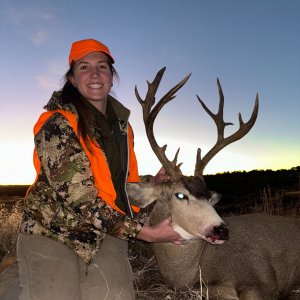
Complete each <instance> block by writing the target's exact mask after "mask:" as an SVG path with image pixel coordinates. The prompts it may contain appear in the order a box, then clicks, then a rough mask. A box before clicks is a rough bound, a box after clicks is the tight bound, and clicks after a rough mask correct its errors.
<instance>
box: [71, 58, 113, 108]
mask: <svg viewBox="0 0 300 300" xmlns="http://www.w3.org/2000/svg"><path fill="white" fill-rule="evenodd" d="M70 80H71V83H72V84H73V85H74V84H75V85H76V88H77V89H78V91H79V92H80V94H81V95H82V96H83V97H85V98H86V99H87V100H88V101H90V102H91V103H92V104H93V105H95V106H96V107H97V106H98V105H99V104H100V103H97V102H99V101H106V97H107V95H108V94H109V92H110V89H111V87H112V81H113V74H112V72H111V69H110V65H109V62H108V58H107V56H106V55H105V54H104V53H102V52H91V53H89V54H88V55H86V56H84V57H83V58H81V59H79V60H77V61H76V62H75V64H74V69H73V75H72V76H71V77H70ZM97 104H98V105H97Z"/></svg>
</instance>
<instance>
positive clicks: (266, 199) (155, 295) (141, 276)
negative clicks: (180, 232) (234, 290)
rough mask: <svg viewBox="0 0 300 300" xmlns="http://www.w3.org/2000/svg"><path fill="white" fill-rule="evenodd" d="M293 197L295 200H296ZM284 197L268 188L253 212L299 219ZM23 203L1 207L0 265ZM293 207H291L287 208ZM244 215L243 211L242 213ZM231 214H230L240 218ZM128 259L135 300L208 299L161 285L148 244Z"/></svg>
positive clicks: (203, 292)
mask: <svg viewBox="0 0 300 300" xmlns="http://www.w3.org/2000/svg"><path fill="white" fill-rule="evenodd" d="M297 195H298V194H297ZM297 195H296V197H298V196H297ZM285 196H286V193H285V194H284V193H278V192H272V191H271V189H270V188H265V189H263V190H262V191H261V195H260V198H261V199H259V201H257V204H256V205H255V207H254V208H251V211H253V212H261V211H264V212H266V213H269V214H278V215H288V216H292V217H299V215H300V213H299V203H300V201H299V200H300V199H298V198H297V199H296V201H291V202H290V201H286V198H285ZM21 203H22V202H20V201H19V202H17V203H16V204H15V205H14V206H12V208H11V209H8V208H6V207H4V206H3V205H2V206H0V261H1V259H2V258H3V257H4V256H5V255H8V254H10V253H14V252H15V247H16V239H17V233H18V231H19V225H20V220H21V215H22V206H21ZM290 203H292V205H290ZM243 212H244V211H243ZM240 213H241V212H233V213H232V214H240ZM129 258H130V261H131V264H132V268H133V272H134V287H135V293H136V299H137V300H152V299H153V300H154V299H155V300H156V299H164V300H196V299H200V300H201V299H207V300H208V299H209V291H207V289H206V286H205V284H204V283H202V284H201V285H199V286H197V287H194V288H187V289H186V290H184V291H176V290H173V289H171V288H169V287H168V286H166V285H165V284H164V282H163V278H162V277H161V275H160V273H159V271H158V267H157V263H156V260H155V258H154V256H153V252H152V250H151V247H150V245H149V244H146V243H143V242H140V241H135V242H132V243H130V245H129ZM199 274H200V275H199V276H200V277H199V282H202V281H201V270H199Z"/></svg>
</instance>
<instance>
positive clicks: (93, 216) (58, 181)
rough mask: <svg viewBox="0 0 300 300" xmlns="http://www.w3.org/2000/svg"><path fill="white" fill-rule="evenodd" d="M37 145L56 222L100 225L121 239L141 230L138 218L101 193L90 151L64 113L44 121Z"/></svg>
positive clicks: (87, 228)
mask: <svg viewBox="0 0 300 300" xmlns="http://www.w3.org/2000/svg"><path fill="white" fill-rule="evenodd" d="M35 146H36V150H37V153H38V156H39V159H40V161H41V166H42V168H41V174H40V176H39V182H40V184H41V181H42V182H44V186H48V187H50V190H51V191H52V192H51V197H48V201H46V202H48V204H47V208H46V209H45V210H48V214H50V216H49V219H51V224H52V226H53V224H55V223H57V224H60V225H66V224H67V225H66V226H68V227H69V228H66V230H71V231H74V228H76V231H78V230H79V229H80V228H82V231H90V230H93V229H97V230H100V231H101V232H102V233H107V234H110V235H113V236H115V237H118V238H121V239H129V238H133V237H135V236H136V235H137V234H138V232H139V231H140V229H141V227H142V225H141V224H140V222H139V221H138V219H134V218H130V217H128V216H125V215H123V214H121V213H119V212H118V211H116V210H114V209H113V208H112V207H110V206H109V205H108V204H106V202H105V201H103V200H102V199H101V198H100V197H99V196H98V195H97V192H98V191H97V189H96V188H95V186H94V184H93V182H94V181H93V175H92V173H91V169H90V164H89V160H88V158H87V155H86V154H85V152H84V150H83V148H82V146H81V144H80V142H79V140H78V138H77V136H76V134H75V132H74V131H73V129H72V127H71V126H70V124H69V123H68V121H67V120H66V119H65V118H64V117H63V116H62V115H60V114H55V115H53V116H52V117H51V118H50V119H49V120H48V121H47V122H46V123H45V124H44V125H43V127H42V129H41V130H40V132H39V133H38V134H37V135H36V137H35ZM60 227H61V226H60Z"/></svg>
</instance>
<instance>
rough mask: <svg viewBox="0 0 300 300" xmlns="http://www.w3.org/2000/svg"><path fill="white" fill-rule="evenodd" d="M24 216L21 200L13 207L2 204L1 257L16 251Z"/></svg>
mask: <svg viewBox="0 0 300 300" xmlns="http://www.w3.org/2000/svg"><path fill="white" fill-rule="evenodd" d="M21 218H22V206H21V202H20V201H18V202H16V203H15V204H14V205H13V207H12V208H11V209H8V208H6V207H5V206H4V205H1V206H0V258H3V257H4V256H5V255H8V254H11V253H14V252H15V251H16V242H17V236H18V232H19V228H20V222H21Z"/></svg>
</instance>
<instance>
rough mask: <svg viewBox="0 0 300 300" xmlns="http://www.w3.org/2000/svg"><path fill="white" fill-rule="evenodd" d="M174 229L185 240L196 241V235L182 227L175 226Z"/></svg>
mask: <svg viewBox="0 0 300 300" xmlns="http://www.w3.org/2000/svg"><path fill="white" fill-rule="evenodd" d="M172 227H173V229H174V230H175V231H176V232H177V233H178V234H179V235H180V236H181V237H182V238H184V239H185V240H190V239H194V238H195V236H194V235H192V234H190V233H188V232H187V231H186V230H184V229H183V228H182V227H180V226H179V225H177V224H173V225H172Z"/></svg>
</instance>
